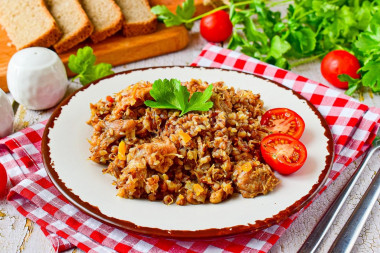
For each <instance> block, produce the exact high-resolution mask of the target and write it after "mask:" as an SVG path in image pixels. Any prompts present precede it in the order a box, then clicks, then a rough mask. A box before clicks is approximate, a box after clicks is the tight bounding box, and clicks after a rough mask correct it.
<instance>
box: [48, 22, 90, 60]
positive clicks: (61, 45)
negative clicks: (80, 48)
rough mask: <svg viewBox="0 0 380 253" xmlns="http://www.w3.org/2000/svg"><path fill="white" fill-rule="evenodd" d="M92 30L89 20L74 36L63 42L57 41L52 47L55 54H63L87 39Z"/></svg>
mask: <svg viewBox="0 0 380 253" xmlns="http://www.w3.org/2000/svg"><path fill="white" fill-rule="evenodd" d="M93 30H94V26H93V25H92V23H91V22H90V20H87V21H86V23H85V25H84V26H83V27H82V28H81V29H80V30H78V31H77V32H76V33H75V34H73V35H72V36H70V37H68V38H67V39H65V40H60V41H58V42H57V43H56V44H55V45H54V46H53V47H54V49H55V51H56V52H57V53H63V52H65V51H67V50H69V49H70V48H72V47H74V46H76V45H77V44H79V43H80V42H82V41H84V40H85V39H87V38H88V37H89V36H90V35H91V33H92V31H93Z"/></svg>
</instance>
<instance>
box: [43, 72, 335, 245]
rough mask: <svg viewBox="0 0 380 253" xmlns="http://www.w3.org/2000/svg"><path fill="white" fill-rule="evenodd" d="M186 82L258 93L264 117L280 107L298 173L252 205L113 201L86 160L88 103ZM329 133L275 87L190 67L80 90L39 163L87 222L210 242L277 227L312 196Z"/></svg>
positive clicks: (47, 139)
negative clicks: (302, 158)
mask: <svg viewBox="0 0 380 253" xmlns="http://www.w3.org/2000/svg"><path fill="white" fill-rule="evenodd" d="M159 78H168V79H169V78H177V79H179V80H181V81H189V80H190V79H192V78H195V79H201V80H203V81H207V82H209V83H212V82H217V81H224V82H225V84H226V85H228V86H233V87H235V88H240V89H247V90H252V91H253V92H254V93H259V94H260V95H261V98H262V100H263V101H264V106H265V108H266V109H270V108H275V107H287V108H289V109H292V110H294V111H295V112H297V113H298V114H299V115H300V116H301V117H302V118H303V119H304V121H305V123H306V128H305V132H304V134H303V136H302V138H301V141H302V142H303V143H304V144H305V146H306V148H307V151H308V158H307V160H306V163H305V165H304V166H303V167H302V168H301V169H300V170H299V171H297V172H296V173H294V174H292V175H290V176H282V175H280V174H276V176H277V177H278V178H279V179H280V180H281V183H280V184H279V185H278V186H277V187H276V188H275V190H274V191H273V192H270V193H269V194H267V195H265V196H258V197H256V198H253V199H245V198H243V197H241V195H240V194H237V195H236V196H234V197H233V198H232V199H229V200H227V201H224V202H222V203H219V204H201V205H186V206H178V205H170V206H167V205H164V204H163V203H162V202H161V201H156V202H151V201H149V200H131V199H123V198H120V197H117V196H116V189H115V186H114V185H112V182H113V180H114V178H113V177H112V176H111V175H108V174H107V175H104V174H103V173H102V169H103V166H101V165H99V164H96V163H94V162H92V161H91V160H89V159H88V157H89V156H90V151H89V143H88V141H87V140H88V139H91V135H92V131H93V129H92V127H91V126H89V125H87V124H86V121H87V120H88V119H89V118H90V115H91V112H90V106H89V105H90V103H95V102H97V101H99V100H100V99H105V97H106V96H107V95H111V94H113V93H116V92H118V91H120V90H122V89H123V88H125V87H126V86H127V85H131V84H134V83H136V82H138V81H141V80H144V81H150V82H153V81H154V80H156V79H159ZM332 143H333V142H332V137H331V133H330V131H329V128H328V126H327V124H326V122H325V121H324V119H323V117H322V116H321V115H320V114H319V112H318V111H317V110H316V109H315V108H314V107H313V106H312V105H311V104H310V103H309V102H307V100H305V99H304V98H302V97H301V96H300V95H298V94H296V93H294V92H293V91H292V90H289V89H288V88H285V87H284V86H282V85H279V84H277V83H274V82H271V81H267V80H264V79H262V78H258V77H256V76H254V75H251V74H246V73H242V72H236V71H230V70H221V69H212V68H195V67H158V68H149V69H139V70H133V71H128V72H124V73H119V74H115V75H113V76H111V77H108V78H105V79H102V80H100V81H98V82H96V83H95V84H91V85H89V86H87V87H84V88H82V89H81V90H79V91H78V92H76V93H75V94H73V96H71V97H70V98H68V99H66V100H65V101H64V102H62V103H61V105H60V106H59V107H58V108H57V110H56V111H55V112H54V113H53V115H52V117H51V118H50V121H49V122H48V126H47V128H46V130H45V133H44V138H43V143H42V146H43V157H44V162H45V165H46V169H47V172H48V175H49V176H50V178H51V180H52V181H53V183H54V184H55V186H56V187H57V188H58V189H59V190H60V191H61V192H62V194H63V195H64V196H65V197H66V198H68V200H69V201H70V202H71V203H73V204H74V205H75V206H77V207H78V208H80V209H81V210H82V211H84V212H86V213H87V214H89V215H91V216H93V217H95V218H97V219H99V220H101V221H104V222H106V223H109V224H113V225H116V226H119V227H122V228H126V229H129V230H132V231H138V232H142V233H145V234H151V235H159V236H171V237H176V238H191V237H197V238H199V237H213V236H220V235H231V234H236V233H241V232H246V231H252V230H259V229H263V228H266V227H269V226H271V225H273V224H275V223H278V222H280V221H282V220H284V219H286V218H287V217H289V216H290V215H292V214H293V213H295V212H296V211H298V210H299V209H300V208H302V207H303V206H305V205H306V204H307V202H308V201H310V199H311V198H312V197H313V196H314V195H315V194H316V193H317V192H318V191H319V189H320V188H321V186H322V185H323V183H324V181H325V180H326V179H327V177H328V174H329V171H330V168H331V163H332V157H333V151H332V150H333V144H332Z"/></svg>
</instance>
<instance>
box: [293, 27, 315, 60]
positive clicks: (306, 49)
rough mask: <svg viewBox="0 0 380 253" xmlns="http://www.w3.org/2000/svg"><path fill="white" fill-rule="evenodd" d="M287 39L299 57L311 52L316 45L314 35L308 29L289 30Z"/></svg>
mask: <svg viewBox="0 0 380 253" xmlns="http://www.w3.org/2000/svg"><path fill="white" fill-rule="evenodd" d="M289 38H290V44H291V45H292V47H293V48H294V50H295V51H296V52H297V53H300V54H301V55H306V54H308V53H310V52H312V51H313V50H314V48H315V45H316V39H315V33H314V32H313V30H311V28H309V27H302V28H300V29H298V30H291V31H290V36H289Z"/></svg>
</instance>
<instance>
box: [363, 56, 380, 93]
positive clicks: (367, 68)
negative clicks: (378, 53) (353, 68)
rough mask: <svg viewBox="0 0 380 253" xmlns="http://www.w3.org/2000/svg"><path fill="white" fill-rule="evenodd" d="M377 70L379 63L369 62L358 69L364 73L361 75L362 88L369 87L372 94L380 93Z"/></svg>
mask: <svg viewBox="0 0 380 253" xmlns="http://www.w3.org/2000/svg"><path fill="white" fill-rule="evenodd" d="M379 69H380V61H375V62H370V63H368V64H366V65H364V66H363V67H362V68H361V69H360V71H362V72H365V73H364V74H363V75H362V82H363V86H366V87H370V88H371V89H372V91H374V92H380V75H379Z"/></svg>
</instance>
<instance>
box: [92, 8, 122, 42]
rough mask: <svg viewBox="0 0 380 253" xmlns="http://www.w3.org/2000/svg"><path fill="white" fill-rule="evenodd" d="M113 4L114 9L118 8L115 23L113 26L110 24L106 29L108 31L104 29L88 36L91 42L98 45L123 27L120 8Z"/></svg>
mask: <svg viewBox="0 0 380 253" xmlns="http://www.w3.org/2000/svg"><path fill="white" fill-rule="evenodd" d="M113 4H114V5H115V8H118V10H119V17H118V18H117V19H116V21H115V22H114V23H113V24H111V25H110V26H109V27H108V29H105V30H103V31H95V30H94V32H93V33H92V34H91V36H90V37H91V40H92V42H94V43H98V42H100V41H102V40H105V39H106V38H108V37H110V36H112V35H113V34H115V33H116V32H117V31H119V30H120V29H121V28H122V27H123V23H124V16H123V13H122V12H121V10H120V7H119V6H118V5H117V4H116V3H115V2H113Z"/></svg>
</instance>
